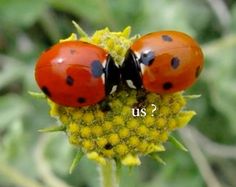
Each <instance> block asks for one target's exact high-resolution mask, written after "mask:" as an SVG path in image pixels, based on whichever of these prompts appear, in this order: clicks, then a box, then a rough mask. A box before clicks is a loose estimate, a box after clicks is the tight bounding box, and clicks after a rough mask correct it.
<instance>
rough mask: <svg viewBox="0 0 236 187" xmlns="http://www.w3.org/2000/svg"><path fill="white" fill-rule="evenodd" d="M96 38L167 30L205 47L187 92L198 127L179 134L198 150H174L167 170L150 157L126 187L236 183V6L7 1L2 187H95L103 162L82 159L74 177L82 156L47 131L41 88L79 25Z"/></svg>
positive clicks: (148, 0) (192, 1)
mask: <svg viewBox="0 0 236 187" xmlns="http://www.w3.org/2000/svg"><path fill="white" fill-rule="evenodd" d="M71 20H75V21H76V22H78V23H79V24H80V25H81V26H82V28H83V29H84V30H85V31H86V32H88V33H89V34H92V33H93V32H94V31H95V30H98V29H102V28H104V27H109V28H110V29H111V30H114V31H120V30H122V29H123V28H124V27H126V26H127V25H130V26H132V35H134V34H138V33H140V34H144V33H148V32H152V31H158V30H163V29H172V30H179V31H183V32H186V33H188V34H189V35H191V36H192V37H194V38H195V39H196V40H197V41H199V43H200V44H201V46H202V48H203V51H204V54H205V69H204V71H203V73H202V74H201V76H200V79H199V81H198V82H197V84H195V85H194V87H192V88H191V90H188V91H187V92H188V93H192V94H201V95H202V96H201V98H198V99H196V100H191V101H190V102H189V104H188V107H189V108H191V109H194V110H196V112H197V113H198V115H197V116H195V117H194V119H193V120H192V121H191V124H190V125H189V126H188V127H186V128H184V129H183V130H181V131H179V132H177V133H175V134H174V135H175V136H176V137H179V138H180V140H181V141H182V142H183V143H184V144H185V145H186V146H187V147H188V149H189V152H188V153H186V152H182V151H180V150H177V149H176V147H174V146H173V145H171V144H167V145H166V146H167V152H165V153H162V154H161V157H162V158H163V159H164V160H165V161H166V162H167V165H166V166H163V165H161V164H159V163H156V162H155V161H153V160H151V159H150V158H143V159H142V165H141V166H140V167H138V168H134V169H133V170H132V171H131V172H130V171H129V170H128V169H127V168H124V169H123V170H122V177H121V187H134V186H135V187H188V186H191V187H205V186H208V187H220V186H222V187H235V186H236V179H235V174H236V162H235V159H236V118H235V115H236V1H235V0H38V1H37V0H0V187H69V186H70V187H96V186H98V183H99V178H98V174H97V169H96V165H95V164H94V163H93V162H92V161H89V160H87V159H86V158H83V159H82V161H81V163H80V165H79V167H78V168H77V169H76V170H75V172H74V173H73V174H71V175H69V174H68V168H69V166H70V164H71V161H72V159H73V157H74V155H75V149H74V148H73V147H72V146H70V145H69V143H68V142H67V138H66V135H65V134H63V133H55V134H50V135H48V134H40V133H39V132H38V131H37V130H38V129H41V128H43V127H47V126H49V125H51V124H54V123H55V120H53V119H51V118H50V117H49V115H48V109H49V108H48V106H47V104H46V103H45V102H42V101H41V100H36V99H34V98H32V97H31V96H29V95H28V93H27V91H29V90H30V91H38V88H37V86H36V83H35V81H34V76H33V73H34V64H35V62H36V59H37V57H38V56H39V54H40V53H41V51H43V50H44V49H45V48H47V47H49V46H50V45H52V44H54V43H55V42H57V41H58V40H59V39H60V38H65V37H67V36H69V35H70V33H71V32H75V28H74V27H73V25H72V24H71Z"/></svg>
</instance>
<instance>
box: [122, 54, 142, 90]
mask: <svg viewBox="0 0 236 187" xmlns="http://www.w3.org/2000/svg"><path fill="white" fill-rule="evenodd" d="M121 77H122V80H123V81H124V82H125V83H126V84H127V85H128V86H129V87H131V88H135V89H139V88H141V87H142V75H141V69H140V63H139V61H138V59H137V56H136V55H135V53H134V52H133V51H132V50H131V49H129V50H128V52H127V54H126V57H125V60H124V62H123V63H122V65H121Z"/></svg>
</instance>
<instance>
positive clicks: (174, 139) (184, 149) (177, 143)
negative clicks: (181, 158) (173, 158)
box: [169, 136, 188, 152]
mask: <svg viewBox="0 0 236 187" xmlns="http://www.w3.org/2000/svg"><path fill="white" fill-rule="evenodd" d="M169 140H170V142H171V143H172V144H173V145H174V146H176V147H177V148H178V149H180V150H182V151H185V152H188V149H187V148H186V147H185V146H184V145H183V144H182V143H180V141H179V140H177V139H176V138H175V137H174V136H169Z"/></svg>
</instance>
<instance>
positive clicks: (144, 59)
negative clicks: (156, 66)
mask: <svg viewBox="0 0 236 187" xmlns="http://www.w3.org/2000/svg"><path fill="white" fill-rule="evenodd" d="M154 59H155V55H154V52H153V51H149V52H147V53H142V54H141V57H140V60H139V62H140V63H143V64H144V65H146V66H150V65H151V64H152V63H153V61H154Z"/></svg>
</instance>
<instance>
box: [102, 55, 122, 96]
mask: <svg viewBox="0 0 236 187" xmlns="http://www.w3.org/2000/svg"><path fill="white" fill-rule="evenodd" d="M104 73H105V92H106V95H109V94H112V93H114V92H115V91H116V89H117V87H118V85H119V83H120V69H119V68H118V67H117V65H116V64H115V62H114V60H113V58H112V57H111V56H110V55H108V57H107V62H106V65H105V68H104Z"/></svg>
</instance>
